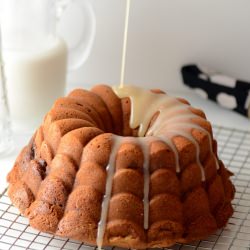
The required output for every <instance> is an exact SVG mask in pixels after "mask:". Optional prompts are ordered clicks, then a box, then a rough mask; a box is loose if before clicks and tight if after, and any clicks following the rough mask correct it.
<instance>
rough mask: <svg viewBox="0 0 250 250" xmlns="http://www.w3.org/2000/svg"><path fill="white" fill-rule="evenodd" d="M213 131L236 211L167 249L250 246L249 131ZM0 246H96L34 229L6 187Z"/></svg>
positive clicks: (35, 249)
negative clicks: (198, 237)
mask: <svg viewBox="0 0 250 250" xmlns="http://www.w3.org/2000/svg"><path fill="white" fill-rule="evenodd" d="M214 135H215V138H216V139H217V141H218V146H219V156H220V158H221V159H222V160H223V161H224V163H225V165H226V166H228V167H229V169H230V170H231V171H232V172H234V176H233V182H234V184H235V186H236V196H235V199H234V201H233V204H234V209H235V212H234V214H233V216H232V218H231V219H230V220H229V223H228V225H227V226H226V227H225V228H224V229H222V230H219V231H217V232H216V233H215V234H214V235H211V236H210V237H208V238H207V239H206V240H202V241H197V242H194V243H192V244H188V245H182V244H176V245H174V246H173V247H172V248H167V249H175V250H176V249H181V250H193V249H200V250H205V249H219V250H225V249H235V250H236V249H237V250H243V249H244V250H246V249H250V131H243V130H237V129H229V128H225V127H219V126H214ZM0 249H1V250H7V249H14V250H19V249H22V250H23V249H32V250H42V249H49V250H59V249H65V250H76V249H78V250H79V249H81V250H82V249H85V250H95V249H96V248H95V247H92V246H88V245H85V244H84V243H79V242H77V241H73V240H69V239H64V238H60V237H57V236H53V235H50V234H46V233H42V232H38V231H36V230H34V229H33V228H31V227H30V226H29V224H28V220H27V219H26V218H24V217H23V216H21V215H20V214H19V212H18V210H17V209H16V208H15V207H14V206H13V205H12V204H11V202H10V200H9V198H8V196H7V194H6V190H5V191H4V192H3V193H2V194H1V195H0ZM107 249H111V248H107ZM113 249H114V250H118V249H120V248H112V250H113Z"/></svg>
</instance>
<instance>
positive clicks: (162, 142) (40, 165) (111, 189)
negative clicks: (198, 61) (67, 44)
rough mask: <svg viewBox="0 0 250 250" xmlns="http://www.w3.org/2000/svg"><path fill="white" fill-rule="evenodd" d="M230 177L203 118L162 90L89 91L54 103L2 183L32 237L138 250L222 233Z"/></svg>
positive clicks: (230, 196)
mask: <svg viewBox="0 0 250 250" xmlns="http://www.w3.org/2000/svg"><path fill="white" fill-rule="evenodd" d="M230 176H231V173H230V172H229V171H228V170H227V169H226V168H225V167H224V165H223V163H222V161H220V160H219V158H218V155H217V144H216V141H215V140H214V138H213V134H212V128H211V124H210V123H209V122H208V121H207V120H206V117H205V115H204V113H203V112H202V111H201V110H198V109H196V108H193V107H192V106H190V104H189V103H188V102H187V101H186V100H184V99H180V98H173V97H170V96H168V95H167V94H165V93H164V92H162V91H160V90H144V89H141V88H137V87H133V86H129V85H128V86H124V87H113V88H111V87H109V86H106V85H97V86H95V87H94V88H92V89H91V90H90V91H87V90H83V89H76V90H73V91H72V92H71V93H70V94H69V95H68V96H67V97H63V98H59V99H58V100H56V102H55V103H54V105H53V107H52V109H51V110H50V111H49V112H48V113H47V115H46V116H45V118H44V122H43V124H42V125H41V126H40V127H39V128H38V129H37V131H36V132H35V134H34V136H33V137H32V139H31V140H30V142H29V144H28V145H27V146H26V147H25V148H24V149H23V150H22V151H21V153H20V154H19V156H18V158H17V160H16V162H15V165H14V167H13V169H12V170H11V172H10V173H9V175H8V182H9V189H8V194H9V197H10V199H11V200H12V202H13V203H14V205H15V206H16V207H17V208H18V209H19V210H20V212H21V213H22V214H23V215H24V216H26V217H28V219H29V222H30V225H31V226H32V227H34V228H36V229H38V230H40V231H43V232H49V233H52V234H55V235H59V236H63V237H69V238H73V239H76V240H80V241H83V242H85V243H88V244H93V245H97V246H98V247H101V246H120V247H126V248H133V249H135V248H136V249H144V248H148V247H167V246H170V245H173V244H175V243H176V242H180V243H187V242H191V241H194V240H199V239H203V238H205V237H207V236H208V235H210V234H212V233H213V232H215V231H216V230H217V229H218V228H221V227H223V226H224V225H225V224H226V223H227V221H228V219H229V217H230V216H231V215H232V213H233V208H232V205H231V201H232V199H233V197H234V193H235V189H234V186H233V184H232V183H231V181H230Z"/></svg>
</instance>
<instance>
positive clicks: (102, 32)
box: [69, 0, 250, 90]
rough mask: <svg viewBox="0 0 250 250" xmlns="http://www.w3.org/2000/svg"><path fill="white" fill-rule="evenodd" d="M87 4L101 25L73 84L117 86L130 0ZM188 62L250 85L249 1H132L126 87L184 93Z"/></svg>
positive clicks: (73, 74) (101, 1)
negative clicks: (183, 72)
mask: <svg viewBox="0 0 250 250" xmlns="http://www.w3.org/2000/svg"><path fill="white" fill-rule="evenodd" d="M89 2H91V3H92V6H93V7H94V11H95V15H96V20H97V32H96V39H95V41H94V45H93V49H92V52H91V54H90V57H89V59H88V61H87V62H86V63H85V65H83V67H81V68H80V69H79V70H77V71H75V72H73V73H71V74H70V75H69V76H70V77H69V81H70V82H71V83H73V84H74V85H75V84H76V85H79V86H88V85H89V84H90V85H93V84H95V83H98V82H105V83H110V84H117V83H118V82H119V79H120V65H121V48H122V38H123V29H124V15H125V3H126V1H125V0H89ZM78 25H79V24H78ZM78 25H76V27H75V29H74V32H77V30H78V27H79V26H78ZM186 63H201V64H204V65H207V66H209V67H211V68H212V69H216V70H218V71H220V72H224V73H225V74H227V75H231V76H234V77H236V78H240V79H243V80H244V79H245V80H249V81H250V1H249V0H131V15H130V23H129V32H128V56H127V68H126V82H127V83H133V84H137V85H141V86H145V87H152V86H155V87H157V86H158V87H160V88H163V89H165V90H183V84H182V82H181V78H180V73H179V71H180V67H181V66H182V65H184V64H186Z"/></svg>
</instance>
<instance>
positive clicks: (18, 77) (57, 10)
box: [0, 0, 95, 134]
mask: <svg viewBox="0 0 250 250" xmlns="http://www.w3.org/2000/svg"><path fill="white" fill-rule="evenodd" d="M0 4H1V5H0V11H1V13H0V17H1V28H2V59H3V62H4V69H5V72H4V73H5V76H6V84H2V85H3V87H4V88H6V91H5V99H6V96H7V98H8V104H9V111H10V112H9V113H10V118H11V123H12V127H13V131H14V133H15V132H17V133H19V134H20V132H23V133H27V132H28V133H29V132H30V133H32V132H34V130H35V129H36V128H37V127H38V126H39V124H41V123H42V120H43V117H44V116H45V114H46V113H47V112H48V110H49V109H50V108H51V106H52V104H53V102H54V101H55V99H57V98H58V97H60V96H64V94H65V93H64V91H65V87H66V75H67V70H68V69H72V68H73V69H75V68H78V67H79V66H80V65H82V64H83V62H84V61H85V60H86V58H87V56H88V55H89V51H90V49H91V46H92V43H93V39H94V35H95V16H94V12H93V9H92V6H91V4H90V2H89V1H88V0H74V1H72V0H63V1H62V0H1V1H0ZM71 8H73V9H75V12H74V13H75V14H73V15H69V13H68V10H69V9H71ZM77 15H78V18H76V16H77ZM76 19H77V20H79V21H78V23H76V21H75V20H76ZM62 26H68V29H67V30H66V31H67V32H68V33H71V34H72V35H71V34H70V35H69V34H63V32H60V31H63V29H62V28H63V27H62ZM64 31H65V30H64ZM72 31H75V32H72ZM73 36H76V37H77V39H75V42H74V44H68V43H67V42H68V40H69V38H70V39H72V37H73ZM67 62H68V63H67ZM6 93H7V94H6ZM7 110H8V107H7ZM1 115H2V114H1Z"/></svg>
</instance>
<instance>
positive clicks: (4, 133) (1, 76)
mask: <svg viewBox="0 0 250 250" xmlns="http://www.w3.org/2000/svg"><path fill="white" fill-rule="evenodd" d="M5 80H6V79H5V73H4V64H3V60H2V40H1V27H0V157H1V156H3V155H5V154H6V153H8V152H10V151H11V149H12V129H11V122H10V115H9V106H8V100H7V93H6V82H5Z"/></svg>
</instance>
